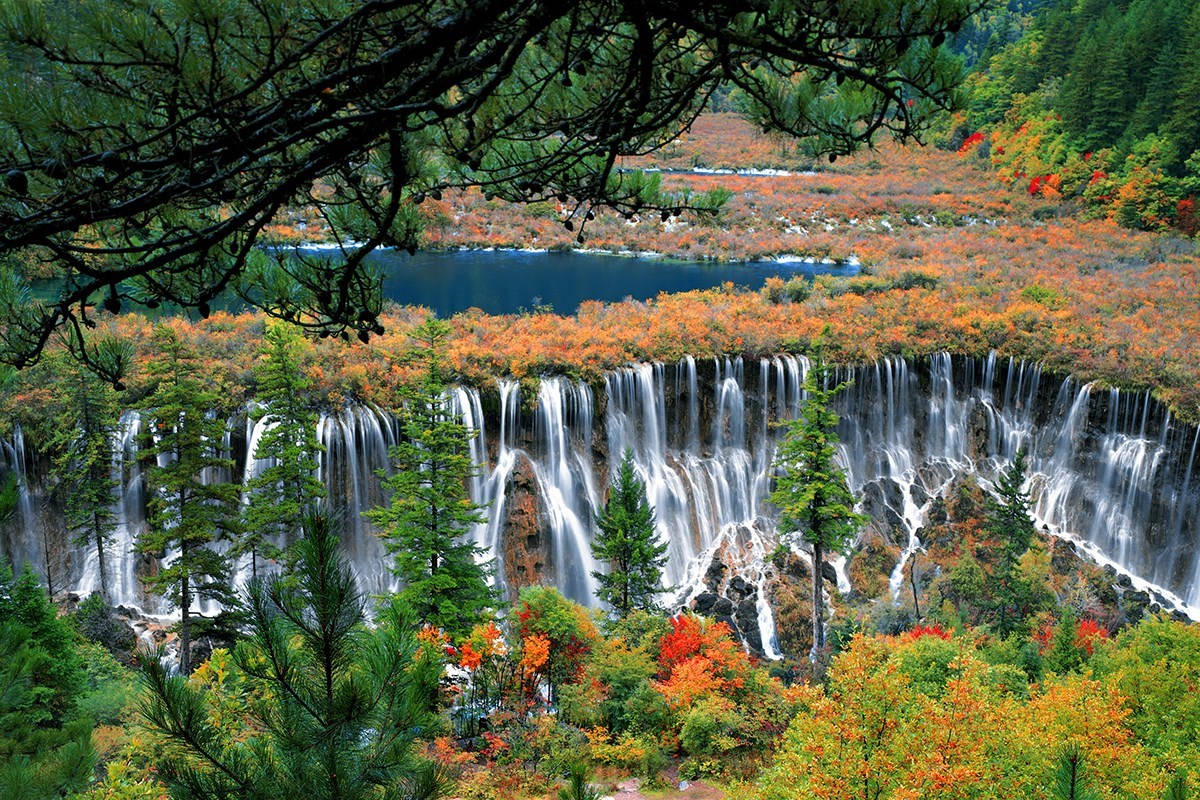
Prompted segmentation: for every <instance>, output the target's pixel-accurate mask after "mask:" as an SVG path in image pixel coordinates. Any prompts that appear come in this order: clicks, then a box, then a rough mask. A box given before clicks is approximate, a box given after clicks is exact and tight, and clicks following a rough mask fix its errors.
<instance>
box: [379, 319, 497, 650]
mask: <svg viewBox="0 0 1200 800" xmlns="http://www.w3.org/2000/svg"><path fill="white" fill-rule="evenodd" d="M448 334H449V325H447V324H446V323H445V322H441V321H438V320H437V319H434V318H430V319H429V320H427V321H426V322H424V323H422V324H421V325H420V326H418V328H417V329H416V330H415V331H414V332H413V337H414V339H415V341H416V347H415V350H414V357H415V358H416V359H417V360H418V361H419V362H420V363H422V364H423V368H424V376H423V378H422V380H421V383H420V385H419V386H417V387H416V388H411V389H405V390H403V391H402V398H403V406H402V408H401V410H400V435H401V441H400V443H399V444H397V445H395V446H394V447H392V449H391V453H390V457H391V460H392V462H393V465H394V468H395V472H394V473H393V474H392V475H391V476H384V479H383V487H384V489H385V490H386V491H387V492H388V493H389V494H390V496H391V501H390V503H389V505H388V506H387V507H385V508H374V509H371V510H370V511H368V512H367V518H368V519H369V520H371V521H372V522H373V523H375V524H376V525H377V526H378V527H379V535H380V536H381V537H382V538H383V540H384V544H385V545H386V546H387V550H388V553H390V554H391V555H392V556H394V557H395V559H396V561H395V567H394V571H395V573H396V575H397V576H399V577H400V579H401V580H402V581H403V582H404V588H403V589H401V591H400V598H401V600H402V601H404V603H405V604H407V605H408V606H409V607H410V608H412V609H413V610H414V612H415V613H416V614H417V617H418V618H419V619H420V620H421V621H422V622H426V623H429V624H431V625H436V626H437V627H440V628H442V629H443V630H445V631H446V632H448V633H450V634H451V635H453V636H461V635H465V634H466V633H467V632H469V631H470V629H471V627H472V626H473V625H475V624H476V623H477V622H478V621H479V618H480V615H481V614H482V613H483V612H484V611H485V610H486V609H487V608H489V607H490V606H491V605H492V604H493V602H494V600H495V597H494V593H493V591H492V589H491V587H490V586H489V584H488V567H486V566H485V565H483V564H481V563H480V560H479V559H480V557H481V556H482V555H483V550H482V549H481V548H479V547H478V546H476V545H475V544H473V543H472V542H470V541H467V540H465V538H464V537H465V536H466V534H467V533H468V532H469V530H470V528H471V526H473V525H478V524H480V523H482V522H484V521H485V518H484V517H483V515H482V514H481V513H480V511H481V507H480V506H478V505H476V504H475V503H473V502H471V498H470V496H469V495H468V494H467V481H468V480H470V478H471V477H473V476H474V475H475V471H476V470H477V469H478V465H476V464H474V463H472V461H471V456H470V453H469V450H468V447H467V430H466V428H465V427H463V425H462V423H461V422H459V421H458V419H456V417H455V415H454V412H453V409H452V407H451V400H450V398H449V396H448V395H447V394H446V391H445V388H446V387H445V384H444V383H443V382H442V378H441V373H442V366H441V360H442V356H441V350H442V348H443V345H444V342H445V339H446V337H447V335H448Z"/></svg>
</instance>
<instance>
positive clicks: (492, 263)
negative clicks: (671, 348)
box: [372, 250, 858, 317]
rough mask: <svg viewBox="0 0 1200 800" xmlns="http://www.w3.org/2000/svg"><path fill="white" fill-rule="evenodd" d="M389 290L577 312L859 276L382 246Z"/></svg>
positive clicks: (440, 306)
mask: <svg viewBox="0 0 1200 800" xmlns="http://www.w3.org/2000/svg"><path fill="white" fill-rule="evenodd" d="M372 258H373V259H374V263H375V264H377V265H379V266H382V267H383V269H384V294H386V295H387V297H388V298H389V299H390V300H394V301H396V302H397V303H401V304H411V305H421V306H425V307H427V308H431V309H433V310H435V311H437V313H438V316H440V317H447V316H450V315H451V314H455V313H457V312H459V311H466V310H467V309H468V308H480V309H482V310H483V311H486V312H488V313H490V314H512V313H515V312H517V311H520V310H522V309H525V310H533V307H534V306H537V305H542V306H545V305H549V306H552V307H553V309H554V310H555V311H557V312H559V313H566V314H569V313H573V312H574V311H575V310H576V309H577V308H578V307H579V304H580V303H582V302H584V301H585V300H602V301H609V302H612V301H618V300H624V299H625V298H626V297H630V298H633V299H634V300H648V299H650V298H652V297H655V296H657V295H658V293H659V292H686V291H690V290H692V289H710V288H712V287H714V286H720V285H721V284H723V283H725V282H726V281H733V283H734V284H735V285H736V286H748V287H751V288H755V289H757V288H758V287H760V286H762V284H763V281H765V280H766V279H767V278H769V277H771V276H772V275H779V276H780V277H783V278H785V279H786V278H789V277H791V276H793V275H805V276H809V277H812V276H815V275H822V274H833V275H854V274H856V273H857V272H858V267H857V266H855V265H850V264H808V263H803V262H788V263H775V262H769V261H764V262H737V263H714V262H694V261H674V260H669V259H657V258H633V257H629V256H610V255H602V254H595V253H526V252H519V251H506V250H497V251H478V250H475V251H452V252H418V253H417V254H416V255H414V256H409V255H408V254H407V253H403V252H391V251H389V252H382V253H377V254H375V255H373V256H372Z"/></svg>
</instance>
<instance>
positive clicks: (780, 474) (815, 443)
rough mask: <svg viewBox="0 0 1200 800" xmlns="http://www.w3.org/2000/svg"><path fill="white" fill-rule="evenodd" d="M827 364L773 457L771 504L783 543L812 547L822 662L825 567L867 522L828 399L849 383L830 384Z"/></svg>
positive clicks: (816, 650)
mask: <svg viewBox="0 0 1200 800" xmlns="http://www.w3.org/2000/svg"><path fill="white" fill-rule="evenodd" d="M828 375H829V370H828V367H826V366H825V365H823V364H822V365H820V366H814V367H812V368H811V369H809V371H808V374H807V375H805V378H804V393H805V399H804V402H803V404H802V405H801V407H800V415H799V416H798V417H797V418H796V419H794V420H790V421H788V422H786V423H784V425H783V427H784V428H785V429H786V433H785V435H784V438H783V441H782V442H780V444H779V449H778V450H777V451H776V453H775V462H774V463H775V469H776V475H775V488H774V489H773V490H772V491H771V495H770V501H771V502H772V503H773V504H774V505H775V506H776V507H777V508H778V509H779V512H780V519H779V529H780V531H783V538H785V539H787V538H790V537H792V536H798V537H799V538H800V539H801V540H802V541H804V542H807V543H808V544H809V545H810V546H811V547H812V556H813V584H812V615H813V618H812V620H813V646H812V653H811V658H812V660H813V661H819V660H820V659H821V658H822V657H823V653H824V650H825V612H824V595H823V593H822V580H821V564H822V562H823V561H824V558H825V553H826V552H827V551H829V550H832V551H835V552H837V551H841V550H844V549H845V548H846V547H848V546H849V545H850V544H851V542H852V541H853V539H854V536H855V535H856V534H857V532H858V529H859V527H860V526H861V525H862V524H863V523H864V522H865V521H866V517H864V516H863V515H862V514H857V513H855V511H854V503H855V498H854V493H853V492H851V491H850V486H849V484H848V483H847V481H846V473H845V472H844V471H843V470H842V468H841V467H839V466H838V465H837V462H836V460H835V459H836V456H837V444H838V437H837V422H838V415H837V412H835V411H834V410H833V409H831V408H830V407H829V403H830V400H831V399H832V398H833V396H834V395H835V394H837V393H838V392H839V391H841V390H842V389H843V388H844V387H845V384H838V385H836V386H829V385H828Z"/></svg>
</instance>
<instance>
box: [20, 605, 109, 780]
mask: <svg viewBox="0 0 1200 800" xmlns="http://www.w3.org/2000/svg"><path fill="white" fill-rule="evenodd" d="M50 658H51V656H50V654H49V653H48V652H47V651H46V650H45V649H43V648H41V647H38V646H37V645H36V644H34V643H33V641H31V636H30V631H29V630H28V629H27V628H25V627H23V626H22V625H19V624H17V623H15V622H10V621H8V620H7V619H5V620H4V621H3V622H0V797H4V798H14V800H15V799H16V798H20V800H51V798H61V797H66V796H68V795H70V794H72V793H73V792H78V791H81V790H82V789H83V788H84V787H85V786H86V785H87V783H88V781H89V780H91V778H92V773H93V769H94V766H95V763H96V753H95V751H94V750H93V749H92V740H91V737H92V725H91V723H90V722H89V721H87V720H86V719H74V720H71V721H70V722H67V723H66V724H61V725H60V724H56V723H51V722H48V721H46V714H47V705H49V704H51V702H52V701H54V700H58V699H60V698H58V697H56V696H54V695H50V696H47V695H46V694H45V693H44V688H45V687H41V686H39V685H38V683H37V681H36V678H35V676H36V674H37V672H38V671H39V670H42V669H44V668H45V666H46V663H47V662H48V661H49V660H50Z"/></svg>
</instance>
